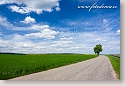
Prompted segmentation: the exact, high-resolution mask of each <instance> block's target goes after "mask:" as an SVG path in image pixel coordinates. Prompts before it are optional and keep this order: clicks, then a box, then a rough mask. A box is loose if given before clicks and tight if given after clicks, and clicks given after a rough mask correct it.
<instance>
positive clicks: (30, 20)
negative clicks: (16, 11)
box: [20, 16, 36, 24]
mask: <svg viewBox="0 0 126 86" xmlns="http://www.w3.org/2000/svg"><path fill="white" fill-rule="evenodd" d="M20 22H23V23H26V24H28V23H35V22H36V21H35V19H34V18H31V17H30V16H27V17H26V18H25V19H24V21H20Z"/></svg>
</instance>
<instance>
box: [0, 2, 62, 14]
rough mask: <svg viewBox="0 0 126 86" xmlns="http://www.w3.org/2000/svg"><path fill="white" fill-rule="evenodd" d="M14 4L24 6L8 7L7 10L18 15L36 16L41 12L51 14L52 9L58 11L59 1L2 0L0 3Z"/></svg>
mask: <svg viewBox="0 0 126 86" xmlns="http://www.w3.org/2000/svg"><path fill="white" fill-rule="evenodd" d="M9 3H16V4H18V5H22V4H24V6H10V7H9V8H10V9H11V10H12V11H15V12H18V13H30V12H36V13H37V14H41V13H42V11H48V12H52V11H53V9H52V8H54V9H56V11H59V10H60V8H59V0H38V1H36V0H2V1H0V5H2V4H9Z"/></svg>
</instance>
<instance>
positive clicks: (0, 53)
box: [0, 52, 26, 55]
mask: <svg viewBox="0 0 126 86" xmlns="http://www.w3.org/2000/svg"><path fill="white" fill-rule="evenodd" d="M0 54H15V55H26V54H23V53H3V52H0Z"/></svg>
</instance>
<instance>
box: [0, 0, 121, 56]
mask: <svg viewBox="0 0 126 86" xmlns="http://www.w3.org/2000/svg"><path fill="white" fill-rule="evenodd" d="M92 5H94V6H116V8H102V9H100V8H92V9H90V8H78V6H83V7H84V6H90V7H91V6H92ZM89 9H90V10H89ZM96 44H101V45H102V46H103V52H102V53H106V54H109V53H111V54H114V53H120V1H119V0H1V1H0V52H14V53H94V51H93V47H94V46H95V45H96Z"/></svg>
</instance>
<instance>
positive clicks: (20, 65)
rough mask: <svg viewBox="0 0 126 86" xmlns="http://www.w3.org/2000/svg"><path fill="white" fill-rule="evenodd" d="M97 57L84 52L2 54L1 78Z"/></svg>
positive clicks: (0, 59)
mask: <svg viewBox="0 0 126 86" xmlns="http://www.w3.org/2000/svg"><path fill="white" fill-rule="evenodd" d="M95 57H97V55H94V54H93V55H84V54H26V55H18V54H0V80H6V79H11V78H15V77H18V76H22V75H27V74H31V73H35V72H40V71H44V70H48V69H52V68H56V67H60V66H64V65H68V64H73V63H77V62H80V61H84V60H88V59H92V58H95Z"/></svg>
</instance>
